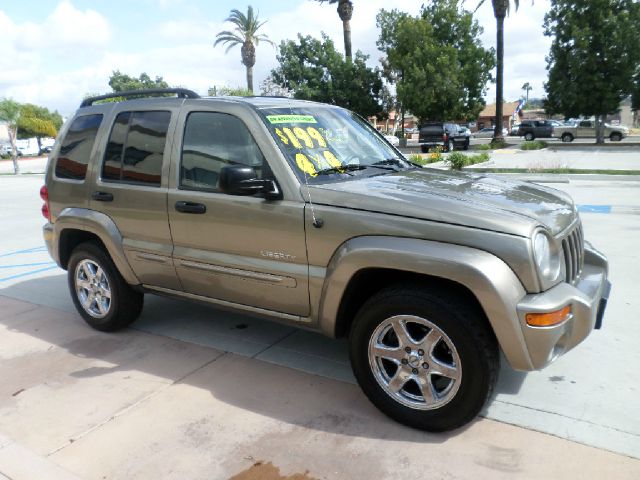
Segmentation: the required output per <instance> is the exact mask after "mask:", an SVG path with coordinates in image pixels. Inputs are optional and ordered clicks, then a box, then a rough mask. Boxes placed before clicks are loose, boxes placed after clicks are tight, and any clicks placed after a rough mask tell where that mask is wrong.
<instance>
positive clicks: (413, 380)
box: [369, 315, 462, 410]
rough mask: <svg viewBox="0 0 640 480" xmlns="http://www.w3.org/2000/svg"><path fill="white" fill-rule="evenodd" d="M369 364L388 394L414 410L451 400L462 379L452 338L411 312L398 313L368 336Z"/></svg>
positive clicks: (443, 403)
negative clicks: (406, 313) (408, 313)
mask: <svg viewBox="0 0 640 480" xmlns="http://www.w3.org/2000/svg"><path fill="white" fill-rule="evenodd" d="M369 367H370V368H371V371H372V373H373V375H374V377H375V379H376V381H377V382H378V384H379V385H380V386H381V387H382V389H383V390H384V391H385V392H386V393H387V395H389V396H390V397H391V398H393V399H394V400H396V401H397V402H399V403H401V404H402V405H405V406H407V407H410V408H413V409H416V410H432V409H435V408H439V407H442V406H443V405H445V404H447V403H448V402H450V401H451V399H452V398H453V397H454V396H455V394H456V392H457V391H458V388H459V387H460V381H461V379H462V366H461V363H460V357H459V355H458V351H457V350H456V348H455V346H454V345H453V342H452V341H451V339H450V338H449V337H448V336H447V334H446V333H444V332H443V331H442V330H440V329H439V328H438V327H437V326H436V325H434V324H433V323H431V322H430V321H429V320H426V319H424V318H422V317H416V316H413V315H397V316H394V317H390V318H387V319H386V320H385V321H383V322H382V323H381V324H380V325H378V327H377V328H376V329H375V331H374V332H373V334H372V335H371V338H370V339H369Z"/></svg>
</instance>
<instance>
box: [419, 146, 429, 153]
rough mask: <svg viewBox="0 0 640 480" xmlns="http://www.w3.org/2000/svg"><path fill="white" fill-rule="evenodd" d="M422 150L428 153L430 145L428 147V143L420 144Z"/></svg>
mask: <svg viewBox="0 0 640 480" xmlns="http://www.w3.org/2000/svg"><path fill="white" fill-rule="evenodd" d="M420 151H421V152H422V153H428V152H429V147H427V146H426V145H420Z"/></svg>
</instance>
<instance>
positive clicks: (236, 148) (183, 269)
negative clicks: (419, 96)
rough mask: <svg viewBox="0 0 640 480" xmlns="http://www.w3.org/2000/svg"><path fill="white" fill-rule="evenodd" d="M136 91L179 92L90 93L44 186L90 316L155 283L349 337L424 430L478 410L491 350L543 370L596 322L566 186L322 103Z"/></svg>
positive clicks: (370, 374)
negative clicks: (461, 160)
mask: <svg viewBox="0 0 640 480" xmlns="http://www.w3.org/2000/svg"><path fill="white" fill-rule="evenodd" d="M144 93H145V94H147V95H152V94H162V95H167V94H169V93H172V94H176V95H177V98H169V97H166V96H163V97H159V98H134V99H130V100H126V101H119V102H109V103H102V104H99V103H98V101H100V100H104V99H107V98H113V97H120V98H123V99H126V98H131V97H139V96H140V95H141V92H140V91H134V92H118V93H116V94H109V95H102V96H98V97H92V98H87V99H85V100H84V101H83V102H82V105H81V106H80V108H79V109H78V111H77V112H76V113H75V115H74V116H73V117H72V118H71V119H70V120H69V122H67V124H66V125H65V127H64V128H63V129H62V131H61V133H60V136H59V137H58V140H57V142H56V145H55V147H54V149H53V152H52V153H51V157H50V162H49V164H48V167H47V173H46V178H45V185H44V186H43V187H42V189H41V191H40V196H41V198H42V200H43V205H42V213H43V215H44V216H45V217H46V219H47V223H46V225H45V226H44V238H45V242H46V244H47V247H48V250H49V253H50V254H51V256H52V257H53V259H54V260H55V261H56V262H57V263H58V265H60V266H61V267H62V268H63V269H65V270H67V276H68V283H69V291H70V295H71V298H72V300H73V303H74V304H75V307H76V309H77V310H78V312H79V314H80V315H81V316H82V317H83V318H84V320H85V321H86V322H87V323H88V324H89V325H91V326H92V327H93V328H95V329H97V330H100V331H105V332H112V331H115V330H118V329H121V328H124V327H126V326H128V325H129V324H131V323H132V322H133V321H134V320H135V319H136V318H137V317H138V315H139V314H140V312H141V310H142V307H143V303H144V295H145V294H151V293H155V294H160V295H168V296H171V297H176V298H182V299H188V300H195V301H200V302H206V303H209V304H212V305H216V306H218V307H222V308H226V309H231V310H235V311H237V312H242V313H244V314H246V315H252V316H259V317H262V318H265V319H271V320H276V321H279V322H282V323H285V324H288V325H293V326H298V327H301V328H304V329H307V330H313V331H317V332H320V333H323V334H325V335H327V336H329V337H346V338H347V339H348V345H349V355H350V359H351V365H352V367H353V371H354V374H355V377H356V379H357V380H358V383H359V384H360V386H361V387H362V389H363V391H364V392H365V394H366V395H367V396H368V397H369V398H370V399H371V401H372V402H373V403H374V404H375V405H376V406H377V407H378V408H380V409H381V410H382V411H383V412H384V413H386V414H387V415H389V416H390V417H392V418H394V419H396V420H397V421H399V422H402V423H404V424H407V425H410V426H412V427H416V428H422V429H425V430H431V431H442V430H449V429H452V428H456V427H459V426H461V425H464V424H465V423H467V422H469V421H471V420H472V419H473V418H474V417H475V416H476V414H478V413H479V412H480V411H481V410H482V408H483V407H484V405H485V402H486V401H487V399H489V398H490V397H491V393H492V391H493V389H494V386H495V384H496V381H497V378H498V372H499V370H500V358H501V357H503V358H505V359H506V361H507V362H508V363H509V364H510V365H511V366H512V367H513V368H516V369H518V370H538V369H541V368H544V367H545V366H547V365H548V364H549V363H551V362H553V361H554V360H555V359H556V358H558V357H559V356H560V355H562V354H564V353H566V352H568V351H569V350H571V349H572V348H573V347H575V346H576V345H578V344H579V343H580V342H581V341H583V340H584V339H585V338H586V337H587V336H588V335H589V334H590V333H591V332H592V331H593V330H594V329H597V328H600V325H601V323H602V318H603V317H602V316H603V314H604V309H605V303H606V299H607V297H608V294H609V288H610V287H609V282H608V280H607V259H606V258H605V257H604V255H602V254H601V253H599V252H598V251H597V250H596V249H595V248H593V247H592V246H591V244H590V243H589V242H587V241H586V240H585V237H584V234H583V230H582V223H581V221H580V215H579V213H578V209H577V208H576V205H575V204H574V202H573V200H572V199H571V197H569V195H567V194H565V193H563V192H560V191H558V190H554V189H552V188H549V187H547V186H540V185H534V184H532V183H526V182H518V181H512V180H509V179H505V178H500V177H492V176H488V175H479V174H473V173H467V172H447V171H443V170H437V169H428V168H421V167H420V166H419V165H415V164H413V163H412V162H410V161H408V160H407V159H406V158H405V157H404V156H403V155H402V154H401V153H400V152H399V151H398V150H396V149H395V148H394V147H393V146H392V145H390V144H389V142H387V141H386V140H385V139H384V137H382V135H380V133H378V132H377V131H376V130H375V129H373V128H372V127H371V125H369V123H368V122H367V121H366V120H363V119H362V118H361V117H360V116H358V115H356V114H355V113H352V112H350V111H348V110H344V109H342V108H339V107H336V106H332V105H323V104H320V103H314V102H306V101H302V100H294V99H289V98H271V97H237V98H235V97H224V98H215V97H212V98H200V97H199V96H198V95H197V94H196V93H195V92H192V91H190V90H185V89H158V90H149V91H145V92H144ZM156 315H158V316H162V315H164V316H170V315H171V312H164V313H163V312H156ZM212 316H214V315H212ZM158 320H159V321H173V322H178V321H180V322H182V320H179V319H165V320H162V319H160V318H158ZM177 324H178V323H176V325H177ZM180 328H189V327H188V325H183V324H182V323H180ZM101 338H102V337H101ZM105 341H106V340H105ZM595 345H596V344H595V343H592V344H591V348H597V347H596V346H595ZM300 348H301V349H302V351H304V349H305V346H304V345H300ZM601 348H603V347H601ZM567 365H568V364H567V363H565V364H564V366H563V367H561V368H565V369H566V368H567ZM566 374H567V375H570V372H567V373H566ZM132 381H133V380H132ZM282 388H286V385H283V386H282ZM92 401H94V402H100V399H99V398H96V399H93V400H92Z"/></svg>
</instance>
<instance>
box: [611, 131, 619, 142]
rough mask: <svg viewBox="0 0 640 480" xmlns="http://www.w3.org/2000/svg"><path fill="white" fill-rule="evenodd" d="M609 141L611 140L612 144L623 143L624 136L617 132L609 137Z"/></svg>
mask: <svg viewBox="0 0 640 480" xmlns="http://www.w3.org/2000/svg"><path fill="white" fill-rule="evenodd" d="M609 140H611V141H612V142H620V141H622V135H620V134H619V133H617V132H614V133H612V134H611V135H609Z"/></svg>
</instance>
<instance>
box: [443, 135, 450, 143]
mask: <svg viewBox="0 0 640 480" xmlns="http://www.w3.org/2000/svg"><path fill="white" fill-rule="evenodd" d="M442 140H444V141H445V142H446V141H447V140H449V134H448V133H445V134H444V135H442Z"/></svg>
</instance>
